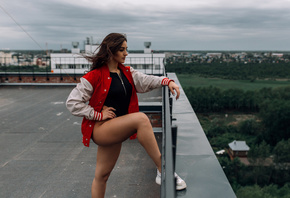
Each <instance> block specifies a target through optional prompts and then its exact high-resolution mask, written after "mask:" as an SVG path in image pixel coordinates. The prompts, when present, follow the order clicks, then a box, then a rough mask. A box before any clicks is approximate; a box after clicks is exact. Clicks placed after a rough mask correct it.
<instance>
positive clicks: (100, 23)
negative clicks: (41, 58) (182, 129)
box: [0, 0, 290, 51]
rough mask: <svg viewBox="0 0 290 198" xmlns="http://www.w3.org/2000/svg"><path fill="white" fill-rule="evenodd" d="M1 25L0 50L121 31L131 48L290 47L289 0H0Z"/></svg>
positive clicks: (64, 44) (96, 37)
mask: <svg viewBox="0 0 290 198" xmlns="http://www.w3.org/2000/svg"><path fill="white" fill-rule="evenodd" d="M19 25H20V26H21V27H20V26H19ZM0 28H1V29H0V49H41V48H42V49H46V48H48V49H60V48H61V47H62V48H68V49H70V48H71V42H72V41H78V42H80V44H81V45H80V47H81V48H82V47H83V42H84V40H85V39H86V37H92V38H93V41H94V42H100V41H101V40H102V39H103V38H104V37H105V36H106V35H107V34H108V33H110V32H121V33H126V34H127V37H128V45H129V49H133V50H138V49H143V43H144V41H151V42H152V46H151V48H152V49H155V50H284V51H285V50H286V51H290V0H242V1H236V0H202V1H201V0H25V1H23V0H0ZM23 29H24V31H23ZM25 31H26V32H27V34H29V35H27V34H26V33H25ZM36 43H37V44H36Z"/></svg>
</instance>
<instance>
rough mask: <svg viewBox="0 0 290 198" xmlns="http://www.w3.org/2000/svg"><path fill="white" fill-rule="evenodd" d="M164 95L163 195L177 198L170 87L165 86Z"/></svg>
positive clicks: (163, 196)
mask: <svg viewBox="0 0 290 198" xmlns="http://www.w3.org/2000/svg"><path fill="white" fill-rule="evenodd" d="M162 97H163V105H162V115H163V133H162V171H161V197H162V198H175V197H176V189H175V188H176V187H175V185H176V181H175V177H174V172H175V169H174V167H175V165H174V164H175V162H174V158H175V156H174V155H175V154H174V152H173V140H172V139H173V138H172V128H171V118H170V107H169V90H168V87H163V89H162ZM175 134H176V133H175ZM175 142H176V141H175ZM175 148H176V147H175Z"/></svg>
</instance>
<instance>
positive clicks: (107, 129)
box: [92, 112, 150, 146]
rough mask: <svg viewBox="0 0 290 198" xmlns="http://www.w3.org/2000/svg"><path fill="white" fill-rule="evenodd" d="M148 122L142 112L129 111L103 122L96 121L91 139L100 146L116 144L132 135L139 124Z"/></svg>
mask: <svg viewBox="0 0 290 198" xmlns="http://www.w3.org/2000/svg"><path fill="white" fill-rule="evenodd" d="M146 123H147V124H150V121H149V119H148V117H147V116H146V115H145V114H144V113H140V112H138V113H131V114H127V115H124V116H121V117H117V118H113V119H110V120H108V121H105V122H97V123H96V124H95V127H94V130H93V136H92V138H93V141H94V142H95V143H96V144H98V145H101V146H108V145H112V144H118V143H121V142H123V141H125V140H126V139H128V138H129V137H130V136H131V135H133V134H134V133H135V132H136V131H137V129H138V126H140V124H146Z"/></svg>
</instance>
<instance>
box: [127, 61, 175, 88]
mask: <svg viewBox="0 0 290 198" xmlns="http://www.w3.org/2000/svg"><path fill="white" fill-rule="evenodd" d="M130 71H131V73H132V77H133V80H134V85H135V87H136V91H137V92H138V93H145V92H149V91H151V90H153V89H156V88H159V87H162V85H168V84H169V82H170V81H172V80H169V79H168V78H167V77H165V76H161V77H159V76H153V75H147V74H144V73H142V72H139V71H137V70H135V69H133V68H132V67H130Z"/></svg>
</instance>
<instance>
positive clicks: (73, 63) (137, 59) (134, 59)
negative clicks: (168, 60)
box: [50, 42, 165, 75]
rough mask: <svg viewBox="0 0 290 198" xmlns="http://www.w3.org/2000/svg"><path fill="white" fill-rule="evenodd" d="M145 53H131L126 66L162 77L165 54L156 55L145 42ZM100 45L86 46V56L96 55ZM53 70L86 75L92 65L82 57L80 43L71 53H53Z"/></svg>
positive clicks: (75, 43) (75, 45)
mask: <svg viewBox="0 0 290 198" xmlns="http://www.w3.org/2000/svg"><path fill="white" fill-rule="evenodd" d="M144 45H145V49H144V53H129V55H128V56H127V57H126V61H125V63H124V65H127V66H132V67H133V68H134V69H137V70H139V71H141V72H143V73H146V74H157V75H162V74H163V72H164V64H163V62H164V59H165V54H164V53H154V52H153V51H152V50H151V49H150V45H151V43H150V42H145V43H144ZM98 47H99V45H98V44H95V45H93V44H86V45H85V54H91V53H96V52H97V51H98ZM50 56H51V70H52V72H53V73H67V74H71V73H76V74H84V73H85V71H88V70H89V69H90V65H91V64H90V63H89V62H88V61H87V60H86V59H85V58H83V57H82V55H81V54H80V50H79V49H78V43H77V42H73V49H72V50H71V53H51V54H50Z"/></svg>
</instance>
